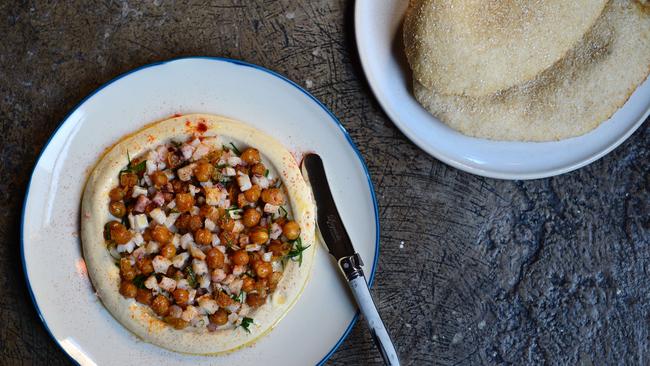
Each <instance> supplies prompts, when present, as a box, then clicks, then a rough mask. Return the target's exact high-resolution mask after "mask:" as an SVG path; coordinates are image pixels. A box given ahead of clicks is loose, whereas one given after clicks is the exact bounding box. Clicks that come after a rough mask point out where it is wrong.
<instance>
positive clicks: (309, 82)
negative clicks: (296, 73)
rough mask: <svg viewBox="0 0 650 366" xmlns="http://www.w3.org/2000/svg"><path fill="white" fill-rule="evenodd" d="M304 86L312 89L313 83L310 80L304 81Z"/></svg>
mask: <svg viewBox="0 0 650 366" xmlns="http://www.w3.org/2000/svg"><path fill="white" fill-rule="evenodd" d="M305 86H307V87H308V88H312V87H313V86H314V82H313V81H311V80H310V79H307V80H305Z"/></svg>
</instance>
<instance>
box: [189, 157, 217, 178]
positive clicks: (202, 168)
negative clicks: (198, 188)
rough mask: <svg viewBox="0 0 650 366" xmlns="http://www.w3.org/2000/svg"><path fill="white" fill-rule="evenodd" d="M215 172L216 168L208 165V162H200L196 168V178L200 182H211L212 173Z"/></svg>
mask: <svg viewBox="0 0 650 366" xmlns="http://www.w3.org/2000/svg"><path fill="white" fill-rule="evenodd" d="M213 171H214V166H212V164H210V163H208V162H207V161H203V162H200V163H198V164H197V165H196V167H195V168H194V176H195V177H196V180H198V181H199V182H207V181H208V180H210V177H211V176H212V173H213Z"/></svg>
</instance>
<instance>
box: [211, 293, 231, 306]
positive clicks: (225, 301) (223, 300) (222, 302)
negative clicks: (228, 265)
mask: <svg viewBox="0 0 650 366" xmlns="http://www.w3.org/2000/svg"><path fill="white" fill-rule="evenodd" d="M215 300H217V304H218V305H219V306H220V307H222V308H225V307H227V306H230V305H232V304H234V303H235V300H233V299H231V298H230V296H228V295H226V293H225V292H222V291H219V293H218V294H217V297H216V299H215Z"/></svg>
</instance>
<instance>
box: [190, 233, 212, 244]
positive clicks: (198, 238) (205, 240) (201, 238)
mask: <svg viewBox="0 0 650 366" xmlns="http://www.w3.org/2000/svg"><path fill="white" fill-rule="evenodd" d="M194 241H195V242H196V243H197V244H201V245H208V244H210V243H212V233H211V232H210V230H208V229H198V230H196V231H195V232H194Z"/></svg>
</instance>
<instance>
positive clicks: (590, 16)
mask: <svg viewBox="0 0 650 366" xmlns="http://www.w3.org/2000/svg"><path fill="white" fill-rule="evenodd" d="M606 3H607V0H574V1H566V0H517V1H515V0H505V1H504V0H414V1H412V3H411V6H410V8H409V11H408V13H407V16H406V19H405V23H404V42H405V46H406V47H405V50H406V55H407V58H408V61H409V63H410V65H411V69H412V70H413V75H414V77H415V79H416V80H417V81H418V82H420V83H421V84H423V85H424V86H426V87H427V88H428V89H431V90H436V91H437V92H438V93H441V94H453V95H467V96H484V95H489V94H493V93H495V92H497V91H500V90H504V89H507V88H510V87H512V86H515V85H519V84H521V83H524V82H526V81H529V80H531V79H533V78H534V77H536V76H537V75H538V74H539V73H540V72H542V71H544V70H546V69H548V68H549V67H551V66H553V65H554V64H555V63H557V62H558V61H559V60H561V59H562V58H563V57H564V56H565V55H566V54H567V52H569V50H571V49H572V48H573V47H574V46H575V45H576V44H577V43H578V42H579V41H580V40H581V39H582V37H583V36H584V35H585V33H587V32H588V31H589V29H591V28H592V27H593V25H594V24H595V22H596V19H598V17H599V16H600V15H601V14H602V11H603V9H604V7H605V4H606Z"/></svg>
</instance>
